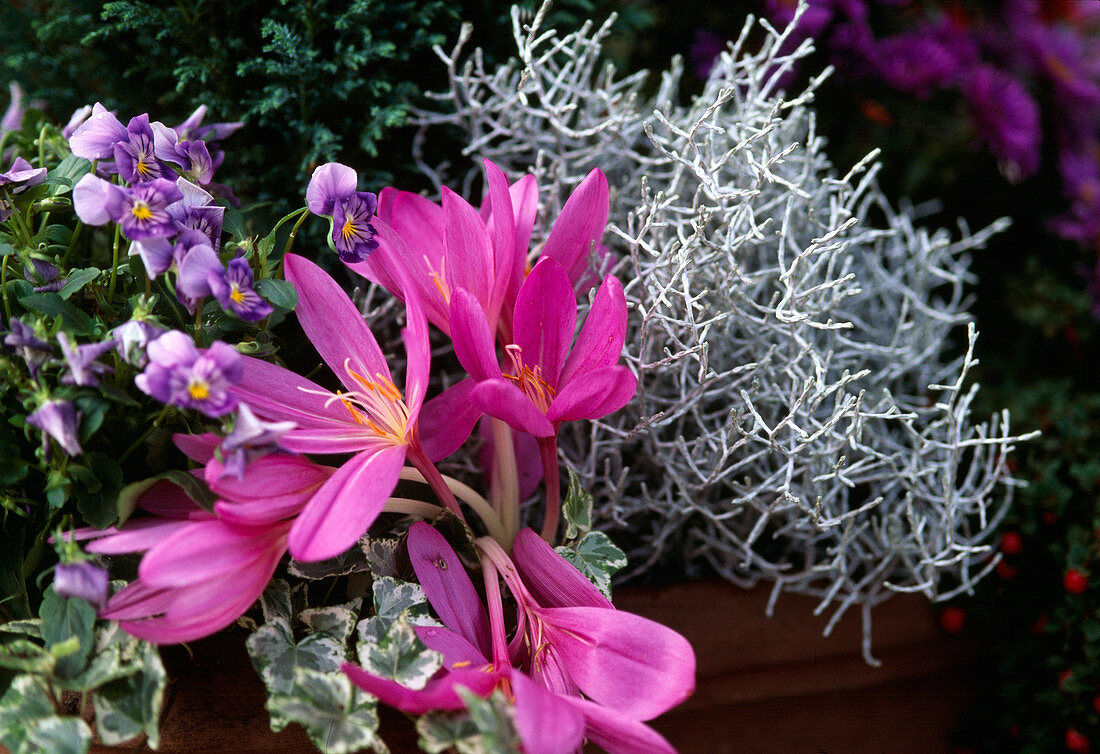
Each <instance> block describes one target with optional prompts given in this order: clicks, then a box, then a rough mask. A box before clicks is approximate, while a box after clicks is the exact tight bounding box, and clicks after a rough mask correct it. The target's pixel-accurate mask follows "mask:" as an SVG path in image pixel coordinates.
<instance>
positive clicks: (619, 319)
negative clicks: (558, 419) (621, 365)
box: [558, 275, 626, 385]
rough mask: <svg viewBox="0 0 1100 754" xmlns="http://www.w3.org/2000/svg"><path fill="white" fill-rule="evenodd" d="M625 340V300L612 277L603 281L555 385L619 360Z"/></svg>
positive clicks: (620, 288) (621, 286)
mask: <svg viewBox="0 0 1100 754" xmlns="http://www.w3.org/2000/svg"><path fill="white" fill-rule="evenodd" d="M625 340H626V296H625V295H624V294H623V284H622V283H620V282H619V279H618V278H617V277H615V276H614V275H608V276H607V277H606V278H604V281H603V284H602V285H600V289H599V290H598V291H596V298H595V299H593V301H592V307H591V308H590V309H589V310H588V317H587V318H586V319H585V320H584V325H582V326H581V334H580V335H578V336H577V342H576V343H575V344H574V345H573V350H572V352H571V353H570V354H569V358H568V359H567V360H566V362H565V366H564V367H563V368H562V370H561V379H560V380H559V382H558V384H559V385H565V384H566V383H568V382H569V381H570V380H572V379H573V378H574V377H576V376H577V375H580V374H585V373H586V372H591V371H592V370H593V369H598V368H599V367H605V366H610V365H611V364H614V363H616V362H617V361H618V360H619V356H620V355H621V354H622V352H623V343H624V341H625Z"/></svg>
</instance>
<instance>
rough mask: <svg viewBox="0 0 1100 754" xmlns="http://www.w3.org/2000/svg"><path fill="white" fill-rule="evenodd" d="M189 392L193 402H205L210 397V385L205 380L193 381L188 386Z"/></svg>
mask: <svg viewBox="0 0 1100 754" xmlns="http://www.w3.org/2000/svg"><path fill="white" fill-rule="evenodd" d="M187 392H188V394H189V395H190V396H191V398H192V399H193V400H196V401H204V400H206V399H207V398H209V397H210V385H208V384H207V383H206V382H205V381H204V380H200V379H193V380H191V384H189V385H188V386H187Z"/></svg>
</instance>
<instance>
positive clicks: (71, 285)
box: [57, 267, 101, 299]
mask: <svg viewBox="0 0 1100 754" xmlns="http://www.w3.org/2000/svg"><path fill="white" fill-rule="evenodd" d="M100 272H101V270H100V269H99V268H97V267H84V268H82V269H79V270H71V271H70V272H69V275H68V277H67V278H66V279H65V285H63V286H61V290H59V291H58V292H57V295H58V296H60V297H61V298H63V299H68V298H69V296H72V295H73V294H74V293H76V292H77V291H79V290H80V289H81V288H83V287H84V286H86V285H87V284H88V283H90V282H92V281H93V280H95V279H96V278H97V277H99V275H100Z"/></svg>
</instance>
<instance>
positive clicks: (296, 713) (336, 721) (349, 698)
mask: <svg viewBox="0 0 1100 754" xmlns="http://www.w3.org/2000/svg"><path fill="white" fill-rule="evenodd" d="M267 708H268V710H269V711H270V712H271V713H272V717H273V718H274V717H275V716H276V715H278V716H279V717H281V718H284V719H286V720H290V721H293V722H296V723H298V724H299V725H301V726H302V727H303V728H305V731H306V733H307V734H308V735H309V738H310V740H311V741H313V743H314V745H316V746H317V748H318V749H320V750H321V751H323V752H325V753H326V754H350V753H351V752H356V751H362V750H364V749H371V750H373V751H376V752H379V754H383V753H384V752H387V751H388V750H387V748H386V745H385V744H384V743H383V742H382V739H380V738H379V737H378V732H377V731H378V711H377V709H376V706H375V701H374V699H373V697H371V696H370V695H369V694H366V693H364V692H362V691H361V690H359V689H358V688H356V687H355V686H354V685H353V684H352V682H351V681H350V680H348V678H347V676H345V675H343V674H340V673H319V672H317V671H313V670H309V669H307V668H298V669H297V670H296V671H295V673H294V684H293V689H292V690H291V692H290V693H289V694H280V695H275V696H272V697H270V698H269V699H268V700H267Z"/></svg>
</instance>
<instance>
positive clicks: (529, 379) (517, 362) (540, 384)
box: [504, 344, 557, 414]
mask: <svg viewBox="0 0 1100 754" xmlns="http://www.w3.org/2000/svg"><path fill="white" fill-rule="evenodd" d="M504 350H505V351H507V352H508V357H509V358H510V359H511V360H512V369H513V370H514V371H515V374H506V375H504V379H506V380H512V381H513V382H515V383H516V385H517V386H518V387H519V389H520V390H522V391H523V393H524V394H525V395H526V396H527V397H528V398H530V399H531V402H532V403H534V404H535V406H537V407H538V409H539V410H540V411H542V413H544V414H545V413H546V412H547V411H548V410H549V409H550V404H551V403H553V402H554V396H555V395H556V394H557V391H556V390H555V389H554V388H553V386H551V385H550V383H549V382H547V381H546V379H545V378H544V377H543V376H542V367H541V366H539V365H538V364H535V366H534V367H529V366H527V365H526V364H524V363H523V351H522V349H521V348H520V347H519V346H517V345H515V344H512V345H509V346H506V347H505V349H504Z"/></svg>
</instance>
